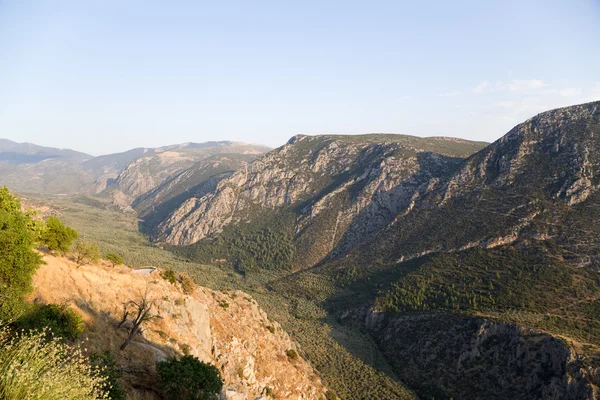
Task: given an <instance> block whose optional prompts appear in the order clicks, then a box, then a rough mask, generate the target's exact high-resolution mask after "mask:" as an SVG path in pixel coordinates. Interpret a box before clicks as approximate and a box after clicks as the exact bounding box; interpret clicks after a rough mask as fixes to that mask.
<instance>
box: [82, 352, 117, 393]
mask: <svg viewBox="0 0 600 400" xmlns="http://www.w3.org/2000/svg"><path fill="white" fill-rule="evenodd" d="M90 363H91V364H92V366H93V367H94V373H95V375H96V376H98V377H101V378H102V379H103V381H104V383H103V385H102V386H101V388H102V390H103V391H104V392H105V393H106V394H107V395H108V398H109V399H111V400H125V399H126V393H125V391H124V390H123V389H122V388H121V385H120V384H119V379H120V378H121V376H122V375H123V374H121V371H119V368H118V366H117V363H116V362H115V360H114V359H113V357H112V354H111V353H110V351H108V350H106V351H105V352H104V353H94V354H92V355H91V356H90Z"/></svg>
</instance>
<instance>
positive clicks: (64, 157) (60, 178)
mask: <svg viewBox="0 0 600 400" xmlns="http://www.w3.org/2000/svg"><path fill="white" fill-rule="evenodd" d="M268 150H269V148H267V147H265V146H260V145H253V144H246V143H238V142H228V141H221V142H206V143H184V144H177V145H171V146H164V147H159V148H137V149H132V150H129V151H126V152H123V153H116V154H108V155H104V156H99V157H92V156H90V155H87V154H83V153H79V152H76V151H73V150H68V149H54V148H49V147H42V146H37V145H34V144H30V143H15V142H12V141H10V140H5V139H2V140H0V185H7V186H9V187H10V188H11V189H13V190H16V191H19V192H21V193H38V194H75V193H78V194H86V195H100V196H103V197H106V198H109V199H111V202H112V203H113V205H114V206H117V207H119V208H121V209H124V210H131V204H132V202H133V201H134V200H135V199H136V198H137V197H139V196H141V195H142V194H145V193H146V192H148V191H150V190H151V189H154V188H156V187H157V186H159V185H160V184H162V183H163V182H164V181H165V180H166V179H167V178H170V177H171V176H172V175H175V174H177V173H180V172H182V171H183V170H185V169H188V168H192V167H193V166H194V164H195V163H197V162H199V161H202V160H204V159H207V158H210V157H213V156H216V155H219V154H223V155H229V156H230V157H231V158H234V159H235V160H236V161H240V162H242V161H251V160H253V159H254V158H256V157H258V156H259V155H260V154H262V153H264V152H266V151H268ZM240 165H241V164H239V163H238V164H236V165H235V166H233V167H239V166H240ZM233 167H232V168H233Z"/></svg>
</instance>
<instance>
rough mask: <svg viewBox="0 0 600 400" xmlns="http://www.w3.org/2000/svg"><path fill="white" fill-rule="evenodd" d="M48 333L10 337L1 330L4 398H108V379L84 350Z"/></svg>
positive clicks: (0, 378)
mask: <svg viewBox="0 0 600 400" xmlns="http://www.w3.org/2000/svg"><path fill="white" fill-rule="evenodd" d="M48 336H49V334H48V333H47V332H37V333H27V334H23V335H20V336H13V337H12V339H11V337H10V332H9V330H8V329H7V328H6V327H4V328H0V398H1V399H3V400H22V399H39V400H41V399H44V400H75V399H77V400H95V399H107V398H108V397H107V395H106V393H104V392H103V390H102V388H103V387H105V384H106V380H105V378H103V377H100V376H97V375H96V374H95V373H94V371H93V368H92V366H91V365H90V364H89V363H88V360H87V358H86V357H84V356H83V355H82V354H81V351H80V350H79V349H78V348H76V347H72V346H68V345H66V344H65V343H63V342H61V341H60V340H58V339H50V340H47V337H48Z"/></svg>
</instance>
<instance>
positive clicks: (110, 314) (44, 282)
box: [32, 255, 325, 400]
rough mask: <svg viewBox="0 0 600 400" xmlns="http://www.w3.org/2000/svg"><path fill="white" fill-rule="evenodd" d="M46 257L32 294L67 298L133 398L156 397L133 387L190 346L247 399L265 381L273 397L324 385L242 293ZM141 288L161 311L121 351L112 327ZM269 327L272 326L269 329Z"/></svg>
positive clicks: (121, 335) (317, 391)
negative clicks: (121, 369) (292, 357)
mask: <svg viewBox="0 0 600 400" xmlns="http://www.w3.org/2000/svg"><path fill="white" fill-rule="evenodd" d="M44 260H45V261H46V265H44V266H42V267H41V268H40V269H39V271H38V272H37V274H36V275H35V277H34V285H35V287H36V291H35V294H34V295H33V298H32V300H34V301H39V302H43V303H63V302H66V303H67V304H69V305H71V307H73V308H74V309H75V310H76V311H77V312H78V313H80V314H81V315H82V317H83V319H84V321H85V323H86V326H87V330H86V332H85V333H84V335H83V340H84V341H86V344H85V346H86V347H87V348H88V349H89V351H90V352H101V351H104V350H107V349H108V350H110V351H111V352H112V353H113V355H114V356H115V359H116V361H117V363H118V364H120V365H125V366H126V370H128V371H130V372H129V373H126V374H125V376H124V378H123V386H124V387H125V389H126V390H127V391H128V392H129V394H130V396H131V398H136V399H140V400H141V399H153V398H155V396H154V394H153V393H152V392H151V391H145V390H140V389H134V386H152V385H154V384H155V383H156V376H155V370H154V366H155V364H156V361H158V360H160V359H163V358H164V357H167V356H170V355H177V354H182V353H183V350H184V349H186V350H187V348H188V346H189V351H190V353H191V354H193V355H195V356H197V357H198V358H200V359H201V360H203V361H207V362H211V363H214V364H215V365H217V367H218V368H219V369H220V370H221V373H222V374H223V377H224V379H225V381H226V384H227V385H229V386H233V387H235V388H236V389H238V390H241V391H244V392H247V393H248V394H249V397H250V398H255V397H259V396H260V395H261V392H262V391H263V390H264V389H265V388H266V387H269V388H271V389H272V390H273V393H274V394H275V395H276V396H277V398H278V399H298V398H304V399H320V398H321V396H322V394H323V393H324V391H325V388H324V387H323V386H322V385H321V383H320V380H319V378H318V377H317V376H316V375H315V374H314V372H313V370H312V368H311V367H310V365H309V364H308V363H307V362H306V361H304V360H298V361H295V362H294V363H293V364H292V363H290V362H289V360H288V359H287V357H286V356H285V351H286V350H288V349H290V348H294V347H295V344H294V343H293V342H292V340H291V339H290V338H289V337H288V336H287V334H285V333H284V332H283V330H282V329H281V328H280V327H279V326H278V325H277V324H276V323H274V322H271V321H269V319H268V317H267V315H266V314H265V313H264V311H262V310H261V309H260V308H259V307H258V305H257V303H256V302H255V301H254V300H253V299H252V298H251V297H250V296H248V295H247V294H245V293H243V292H238V291H236V292H233V291H232V292H228V293H223V292H218V291H213V290H209V289H206V288H203V287H198V289H197V290H196V291H195V292H194V294H193V295H185V294H184V293H183V291H182V288H181V287H180V285H179V284H176V285H173V284H171V283H169V282H167V281H165V280H163V279H161V278H160V276H159V273H158V272H155V273H153V274H151V275H138V274H135V273H134V272H133V271H132V270H131V269H130V268H127V267H122V266H117V267H115V268H112V267H110V263H108V262H105V261H102V262H101V263H100V264H99V265H86V266H81V267H77V266H76V265H75V263H73V262H72V261H70V260H68V259H66V258H58V257H53V256H49V255H46V256H44ZM146 290H147V291H149V293H150V296H151V298H152V299H154V300H155V302H156V306H155V310H154V312H155V313H156V314H158V315H159V316H160V318H157V319H154V320H152V321H151V322H150V323H149V324H148V326H147V327H146V329H145V331H144V334H143V337H138V338H137V339H136V340H134V341H133V342H132V343H131V344H130V346H128V347H127V348H126V349H125V350H124V351H119V346H120V345H121V344H122V343H123V341H124V340H125V338H126V336H127V332H126V330H125V329H121V330H117V329H115V326H116V324H117V323H118V321H119V320H120V319H121V317H122V315H123V314H122V313H123V304H124V303H125V302H127V301H129V300H132V299H135V298H136V297H139V296H140V295H141V294H143V293H144V292H145V291H146ZM224 303H227V304H228V307H223V304H224ZM268 327H275V329H273V332H271V330H270V329H268ZM240 370H241V371H242V374H241V377H240V374H239V373H238V372H239V371H240ZM252 396H254V397H252ZM299 396H300V397H299Z"/></svg>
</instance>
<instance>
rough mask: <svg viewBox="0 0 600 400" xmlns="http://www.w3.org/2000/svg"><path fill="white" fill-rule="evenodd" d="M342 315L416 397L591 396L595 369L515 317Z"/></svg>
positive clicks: (593, 396)
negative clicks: (363, 332) (369, 338)
mask: <svg viewBox="0 0 600 400" xmlns="http://www.w3.org/2000/svg"><path fill="white" fill-rule="evenodd" d="M343 320H345V321H346V322H347V323H353V324H356V325H359V326H364V327H366V328H367V329H369V330H370V331H371V332H372V333H373V335H374V336H375V337H376V338H377V340H378V342H379V345H380V347H381V349H382V351H383V352H384V354H385V355H386V357H387V358H388V360H390V361H391V363H392V364H393V366H394V368H395V371H396V372H397V373H398V375H399V376H400V378H401V379H402V380H403V381H404V382H406V383H407V384H409V385H410V386H411V387H413V388H415V389H416V390H417V391H418V393H419V394H420V395H421V396H423V397H427V398H428V397H431V396H435V398H438V397H440V398H460V399H509V398H510V399H552V400H558V399H561V400H562V399H565V400H570V399H572V400H584V399H589V400H592V399H596V398H598V396H599V395H600V391H599V388H598V387H597V386H596V384H595V383H594V382H597V380H596V376H597V374H598V373H600V371H599V370H590V369H588V368H587V367H585V364H584V363H582V362H580V361H579V357H578V355H577V353H576V351H575V350H574V349H573V348H572V347H571V346H570V345H569V344H568V343H567V342H566V341H564V340H562V339H560V338H557V337H553V336H551V335H549V334H546V333H540V332H535V331H532V330H527V329H522V328H520V327H519V326H517V325H515V324H509V323H497V322H493V321H489V320H486V319H483V318H469V317H461V316H456V315H450V314H429V315H418V316H400V317H390V316H386V315H384V314H382V313H378V312H375V311H373V310H370V309H361V310H357V311H352V312H348V313H346V314H345V315H344V317H343Z"/></svg>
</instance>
